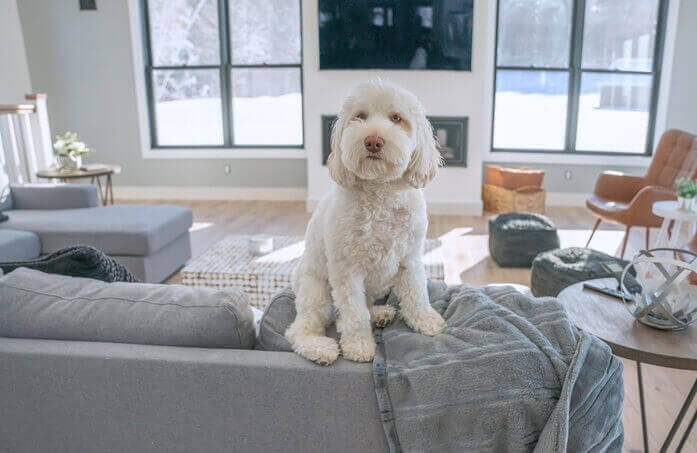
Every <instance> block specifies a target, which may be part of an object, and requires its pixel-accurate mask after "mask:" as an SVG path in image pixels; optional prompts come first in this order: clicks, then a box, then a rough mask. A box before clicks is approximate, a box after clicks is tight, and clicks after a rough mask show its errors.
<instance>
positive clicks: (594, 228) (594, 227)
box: [586, 218, 601, 248]
mask: <svg viewBox="0 0 697 453" xmlns="http://www.w3.org/2000/svg"><path fill="white" fill-rule="evenodd" d="M600 221H601V219H600V218H598V220H596V221H595V225H593V231H591V237H589V238H588V242H586V248H588V246H589V245H590V243H591V239H593V235H594V234H595V231H596V230H597V229H598V226H599V225H600Z"/></svg>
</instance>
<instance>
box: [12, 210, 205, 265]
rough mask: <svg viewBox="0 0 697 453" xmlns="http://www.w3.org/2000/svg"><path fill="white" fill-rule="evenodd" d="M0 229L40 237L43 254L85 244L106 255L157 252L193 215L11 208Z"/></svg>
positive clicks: (160, 211) (149, 211)
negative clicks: (18, 231) (30, 233)
mask: <svg viewBox="0 0 697 453" xmlns="http://www.w3.org/2000/svg"><path fill="white" fill-rule="evenodd" d="M5 213H6V214H7V215H8V216H9V217H10V220H8V221H7V222H5V223H0V228H3V229H15V230H28V231H33V232H34V233H36V234H37V235H38V236H39V238H40V239H41V245H42V250H41V251H42V253H51V252H55V251H56V250H59V249H62V248H64V247H69V246H72V245H89V246H91V247H94V248H97V249H99V250H101V251H103V252H104V253H106V254H108V255H132V256H145V255H150V254H151V253H154V252H157V251H158V250H160V249H161V248H162V247H164V246H165V245H167V244H169V243H170V242H172V241H173V240H175V239H176V238H177V237H179V236H180V235H181V234H182V233H184V232H186V231H187V230H188V229H189V227H190V226H191V224H192V222H193V217H192V214H191V211H190V210H189V209H186V208H182V207H179V206H168V205H155V206H146V205H114V206H101V207H96V208H84V209H58V210H33V209H12V210H9V211H6V212H5Z"/></svg>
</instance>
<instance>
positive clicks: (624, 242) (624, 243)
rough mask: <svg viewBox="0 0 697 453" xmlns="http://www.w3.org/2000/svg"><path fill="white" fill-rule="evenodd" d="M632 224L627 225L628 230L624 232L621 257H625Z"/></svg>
mask: <svg viewBox="0 0 697 453" xmlns="http://www.w3.org/2000/svg"><path fill="white" fill-rule="evenodd" d="M630 228H631V226H629V225H627V230H626V231H625V232H624V239H623V240H622V250H621V251H620V258H624V251H625V250H626V249H627V240H628V239H629V229H630Z"/></svg>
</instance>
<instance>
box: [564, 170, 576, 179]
mask: <svg viewBox="0 0 697 453" xmlns="http://www.w3.org/2000/svg"><path fill="white" fill-rule="evenodd" d="M573 177H574V174H573V173H572V172H571V170H565V171H564V179H566V180H567V181H569V180H571V178H573Z"/></svg>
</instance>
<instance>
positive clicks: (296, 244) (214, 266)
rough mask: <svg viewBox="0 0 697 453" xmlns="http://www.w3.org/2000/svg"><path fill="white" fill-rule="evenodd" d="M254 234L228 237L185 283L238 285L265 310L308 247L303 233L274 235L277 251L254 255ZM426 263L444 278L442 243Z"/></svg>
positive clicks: (429, 251)
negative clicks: (251, 242)
mask: <svg viewBox="0 0 697 453" xmlns="http://www.w3.org/2000/svg"><path fill="white" fill-rule="evenodd" d="M249 237H250V236H228V237H227V238H225V239H223V240H222V241H220V242H219V243H217V244H216V245H214V246H213V247H211V248H210V249H209V250H207V251H206V252H205V253H203V254H202V255H200V256H198V257H196V258H194V259H192V260H191V261H190V262H189V264H187V265H186V267H184V269H183V271H182V284H184V285H189V286H209V287H214V288H226V287H231V286H232V287H235V288H238V289H240V290H242V291H244V292H245V293H246V294H247V295H248V296H249V303H250V304H251V305H252V306H254V307H256V308H259V309H261V310H263V309H264V308H265V307H266V304H267V303H268V301H269V300H270V299H271V297H272V296H274V295H275V294H277V293H278V292H280V291H282V290H283V289H285V288H287V287H289V286H290V283H291V278H292V276H293V271H294V270H295V266H296V265H297V264H298V261H299V260H300V257H301V256H302V254H303V251H304V250H305V241H304V240H303V238H302V237H300V236H274V237H273V251H272V252H271V253H268V254H266V255H263V256H253V255H252V254H250V253H249V251H248V249H247V242H248V240H249ZM425 248H426V250H425V253H424V264H425V266H426V274H427V275H428V278H431V279H434V280H443V278H444V272H443V258H442V254H441V242H440V241H439V240H437V239H429V240H427V241H426V247H425Z"/></svg>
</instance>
